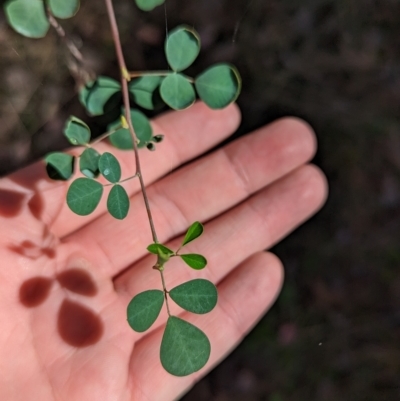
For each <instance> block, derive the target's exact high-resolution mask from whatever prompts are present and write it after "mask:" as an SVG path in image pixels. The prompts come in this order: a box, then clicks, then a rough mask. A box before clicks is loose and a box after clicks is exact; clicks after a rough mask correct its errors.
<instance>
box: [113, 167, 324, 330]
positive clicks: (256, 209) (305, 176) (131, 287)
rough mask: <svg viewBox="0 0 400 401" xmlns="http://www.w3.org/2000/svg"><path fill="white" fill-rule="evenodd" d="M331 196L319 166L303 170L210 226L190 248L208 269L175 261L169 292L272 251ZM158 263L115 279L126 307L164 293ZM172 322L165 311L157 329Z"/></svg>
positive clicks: (148, 261)
mask: <svg viewBox="0 0 400 401" xmlns="http://www.w3.org/2000/svg"><path fill="white" fill-rule="evenodd" d="M325 197H326V183H325V179H324V177H323V175H322V173H321V172H320V171H319V170H318V169H317V168H316V167H314V166H303V167H301V168H300V169H298V170H296V171H294V172H293V173H291V174H290V175H288V176H286V177H284V178H283V179H281V180H280V181H278V182H276V183H274V184H272V185H271V186H270V187H268V188H266V189H264V190H262V191H260V192H258V193H257V194H255V195H254V196H253V197H251V198H250V199H249V200H247V201H246V202H244V203H242V204H240V205H239V206H237V207H235V208H233V209H231V210H229V211H228V212H227V213H225V214H224V215H222V216H220V217H218V218H216V219H214V220H212V221H210V222H208V223H207V224H206V225H205V230H204V234H203V236H202V237H200V238H199V239H197V240H196V241H194V242H192V243H191V244H189V245H188V246H187V248H188V249H187V252H188V253H201V254H203V255H205V256H206V258H207V260H208V265H207V267H206V268H205V269H203V270H200V271H194V270H192V269H191V268H189V267H188V266H186V265H185V264H184V263H183V262H182V261H181V260H179V258H173V259H172V260H170V261H169V262H168V264H167V265H166V267H165V281H166V286H167V289H168V290H170V289H172V288H174V287H175V286H177V285H179V284H181V283H182V282H185V281H188V280H192V279H194V278H205V279H208V280H211V281H212V282H214V283H218V282H219V281H220V280H222V279H223V278H224V277H225V276H226V275H227V274H229V273H230V272H231V271H232V269H234V267H235V266H237V265H239V264H240V263H241V262H243V261H244V260H246V259H247V258H248V257H249V256H250V255H252V254H254V253H257V252H259V251H262V250H263V249H266V248H269V247H270V246H272V245H273V244H275V243H276V242H277V241H279V240H280V239H281V238H282V237H284V236H286V235H287V234H288V233H289V232H290V231H292V230H293V229H294V228H296V227H297V226H298V225H299V224H301V223H302V222H303V221H304V220H306V219H307V218H308V217H310V215H312V214H313V213H315V212H316V210H317V209H318V208H319V207H321V205H322V203H323V202H324V200H325ZM179 243H180V239H177V240H174V241H172V242H171V243H168V244H167V245H168V246H169V247H171V249H176V248H177V247H178V245H179ZM185 248H186V247H185ZM185 252H186V250H185ZM154 263H155V257H154V256H153V255H150V256H148V257H146V258H143V259H142V260H140V261H139V262H138V263H137V264H136V265H135V266H134V267H132V268H131V269H128V270H127V271H126V272H124V273H123V274H121V275H120V276H119V277H118V278H117V279H116V280H115V283H114V287H115V289H116V291H117V292H118V293H119V294H120V295H121V297H122V299H123V303H125V304H128V303H129V301H130V299H131V298H132V297H133V296H134V295H136V294H138V293H140V292H142V291H145V290H148V289H153V288H154V289H160V288H161V281H160V277H159V273H158V272H157V271H154V270H152V268H151V266H152V265H153V264H154ZM172 311H173V312H174V311H175V310H174V307H173V306H172ZM166 317H167V316H166V314H165V311H164V312H163V313H162V315H161V316H160V318H159V319H158V320H157V322H156V323H155V326H154V328H156V327H157V326H159V325H161V324H163V323H164V322H165V320H166ZM137 337H140V335H139V334H138V335H137Z"/></svg>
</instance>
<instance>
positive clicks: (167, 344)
mask: <svg viewBox="0 0 400 401" xmlns="http://www.w3.org/2000/svg"><path fill="white" fill-rule="evenodd" d="M210 352H211V345H210V341H209V340H208V338H207V336H206V335H205V334H204V333H203V332H202V331H201V330H200V329H198V328H197V327H196V326H194V325H192V324H191V323H189V322H186V321H185V320H182V319H180V318H178V317H175V316H170V317H169V318H168V321H167V326H166V328H165V331H164V335H163V338H162V342H161V349H160V359H161V364H162V366H163V367H164V369H165V370H166V371H167V372H169V373H171V374H172V375H175V376H187V375H190V374H192V373H194V372H197V371H198V370H200V369H201V368H202V367H203V366H204V365H205V364H206V363H207V361H208V359H209V357H210Z"/></svg>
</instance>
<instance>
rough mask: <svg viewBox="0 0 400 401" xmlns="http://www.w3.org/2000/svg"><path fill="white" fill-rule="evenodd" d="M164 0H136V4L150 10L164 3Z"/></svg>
mask: <svg viewBox="0 0 400 401" xmlns="http://www.w3.org/2000/svg"><path fill="white" fill-rule="evenodd" d="M164 1H165V0H136V5H137V6H138V7H139V8H140V9H141V10H143V11H151V10H152V9H153V8H155V7H157V6H159V5H161V4H163V3H164Z"/></svg>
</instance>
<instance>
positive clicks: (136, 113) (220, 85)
mask: <svg viewBox="0 0 400 401" xmlns="http://www.w3.org/2000/svg"><path fill="white" fill-rule="evenodd" d="M104 1H105V5H106V8H107V13H108V17H109V20H110V26H111V33H112V38H113V41H114V45H115V50H116V56H117V60H118V65H119V70H120V71H119V72H120V81H119V82H118V81H116V80H115V79H113V78H110V77H105V76H98V77H97V78H96V79H88V80H87V82H86V83H85V85H84V86H83V87H82V88H81V90H80V92H79V99H80V102H81V104H82V105H83V106H84V107H85V109H86V111H87V113H88V114H89V115H91V116H99V115H103V114H105V113H107V112H108V111H109V110H111V109H113V108H115V107H118V108H119V109H120V111H121V113H120V117H119V118H118V119H117V120H115V121H114V122H112V123H111V124H109V125H108V127H107V132H105V133H104V134H103V135H101V136H100V137H98V138H96V139H95V140H94V141H91V131H90V128H89V126H88V125H87V124H86V123H85V122H84V121H82V120H81V119H79V118H77V117H75V116H71V117H70V118H69V119H68V120H67V122H66V124H65V127H64V135H65V137H66V138H67V139H68V141H69V142H70V143H71V144H72V145H73V146H77V147H78V149H79V151H78V153H79V154H78V155H77V156H74V155H71V154H68V153H63V152H53V153H50V154H49V155H47V156H46V158H45V162H46V170H47V173H48V175H49V177H50V178H51V179H55V180H64V181H66V180H69V179H71V178H72V177H73V175H74V172H75V170H76V169H77V168H79V171H80V173H81V176H80V177H78V178H75V179H74V180H73V181H72V182H71V184H70V186H69V189H68V191H67V197H66V201H67V204H68V206H69V208H70V209H71V210H72V211H73V212H74V213H76V214H78V215H81V216H87V215H89V214H91V213H93V212H94V211H95V210H96V208H97V206H98V205H99V203H100V201H101V198H102V197H103V194H104V192H105V191H104V188H105V187H111V189H110V191H109V192H108V195H107V209H108V211H109V213H110V214H111V215H112V216H113V217H114V218H116V219H124V218H126V217H127V215H128V213H129V206H130V200H129V195H128V193H127V191H126V190H125V189H124V187H123V185H122V184H123V183H124V182H126V181H128V180H130V179H134V178H137V179H138V180H139V183H140V188H141V193H142V196H143V200H144V203H145V207H146V212H147V216H148V221H149V226H150V230H151V234H152V239H153V242H152V244H150V245H149V246H148V247H147V250H148V251H149V253H150V254H154V255H155V256H156V261H155V263H154V265H153V269H155V270H158V271H159V273H160V277H161V287H162V290H160V289H150V290H147V291H144V292H141V293H139V294H137V295H135V296H134V297H133V298H132V300H131V301H130V303H129V305H128V307H127V318H128V323H129V325H130V327H131V328H132V329H133V330H135V331H137V332H144V331H146V330H148V329H149V328H150V327H151V326H152V325H153V324H154V323H155V321H156V320H157V318H158V316H159V314H160V312H161V309H162V307H163V305H164V304H165V307H166V311H167V315H168V320H167V323H166V326H165V329H164V334H163V338H162V342H161V347H160V359H161V363H162V365H163V367H164V368H165V370H166V371H168V372H169V373H171V374H173V375H176V376H185V375H189V374H192V373H193V372H196V371H198V370H199V369H201V368H202V367H203V366H204V365H205V364H206V363H207V361H208V359H209V356H210V352H211V345H210V341H209V339H208V338H207V336H206V334H205V333H203V332H202V331H201V330H200V329H199V328H197V327H196V326H194V325H193V324H191V323H189V322H187V321H185V320H184V319H182V318H181V317H178V316H174V315H172V314H171V309H170V306H169V302H170V301H172V302H174V303H175V304H177V305H178V306H179V307H180V308H182V309H183V310H184V311H187V312H191V313H196V314H206V313H209V312H211V311H212V310H213V309H214V307H215V306H216V304H217V300H218V293H217V289H216V287H215V285H214V284H213V283H211V282H210V281H208V280H205V279H194V280H190V281H187V282H185V283H182V284H180V285H177V286H175V287H174V288H172V289H170V290H168V289H167V285H166V280H165V277H164V273H165V266H166V265H167V263H168V262H169V260H170V259H171V258H175V257H178V258H180V259H181V260H182V261H183V262H184V263H185V264H186V265H188V266H189V267H190V268H192V269H194V270H201V269H204V268H205V267H206V265H207V259H206V258H205V257H204V256H203V255H200V254H195V253H181V250H182V249H183V248H184V247H185V246H186V245H187V244H189V243H190V242H192V241H194V240H195V239H197V238H198V237H200V236H201V235H202V233H203V230H204V228H203V225H202V224H201V223H200V222H194V223H193V224H192V225H191V226H190V227H189V228H188V230H187V231H186V233H185V236H184V238H183V240H182V243H181V245H180V246H179V248H178V249H177V250H176V251H174V250H172V249H170V248H168V247H167V246H166V245H164V244H161V243H159V241H158V238H157V233H156V228H155V226H154V221H153V217H152V212H151V208H150V204H149V200H148V197H147V192H146V187H145V185H144V180H143V175H142V170H141V164H140V157H139V149H141V148H145V147H146V148H147V149H149V150H155V144H157V143H159V142H161V141H162V140H163V135H162V134H158V133H157V134H156V135H154V133H153V129H152V126H151V124H150V121H149V119H148V118H147V116H146V115H145V113H143V112H142V111H141V110H140V109H144V110H155V109H157V108H159V107H162V106H163V105H168V106H169V107H171V108H173V109H176V110H182V109H185V108H187V107H190V106H191V105H192V104H193V103H194V102H195V100H196V98H197V97H198V98H200V99H201V100H202V101H203V102H204V103H206V104H207V105H208V106H209V107H210V108H212V109H221V108H224V107H226V106H228V105H229V104H230V103H232V102H234V101H235V100H236V98H237V97H238V95H239V93H240V90H241V78H240V75H239V72H238V71H237V69H236V68H235V67H234V66H232V65H230V64H226V63H220V64H216V65H213V66H211V67H209V68H207V69H206V70H205V71H203V72H202V73H200V74H198V75H197V76H196V77H189V76H187V75H186V74H184V71H185V70H186V69H187V68H188V67H190V66H191V65H192V64H193V63H194V62H195V60H196V59H197V57H198V55H199V53H200V47H201V41H200V36H199V34H198V33H197V32H196V31H195V30H194V29H193V28H192V27H189V26H188V25H180V26H178V27H176V28H175V29H173V30H172V31H171V32H169V34H168V35H167V38H166V40H165V45H164V50H165V57H166V61H167V64H168V66H169V69H168V70H165V71H137V72H134V71H129V70H128V68H127V66H126V63H125V58H124V54H123V51H122V46H121V41H120V37H119V31H118V25H117V21H116V18H115V13H114V7H113V3H112V0H104ZM135 1H136V4H137V6H138V7H139V8H140V9H141V10H143V11H149V10H152V9H153V8H155V7H157V6H159V5H161V4H163V3H164V0H135ZM79 5H80V1H79V0H8V1H7V2H6V3H5V6H4V7H5V14H6V17H7V20H8V22H9V23H10V25H11V26H12V27H13V29H14V30H16V31H17V32H19V33H20V34H22V35H24V36H26V37H29V38H41V37H43V36H45V35H46V34H47V32H48V30H49V28H50V26H52V27H53V28H54V29H55V30H56V31H57V33H58V34H59V36H60V37H61V38H62V39H63V40H65V41H66V43H67V48H68V49H69V50H70V52H71V53H72V54H73V56H74V57H75V58H76V59H77V60H79V61H80V62H81V63H82V62H83V58H82V55H81V54H80V52H79V51H78V50H77V49H76V47H75V46H74V45H73V44H72V42H69V41H68V40H66V34H65V31H64V30H63V28H62V27H61V25H60V24H59V23H58V21H57V18H59V19H65V18H70V17H72V16H73V15H75V14H76V12H77V11H78V9H79ZM89 75H90V74H89ZM131 103H135V104H136V106H137V107H136V108H134V107H131ZM139 108H140V109H139ZM106 139H108V140H109V142H110V143H111V145H113V146H114V147H116V148H118V149H123V150H133V152H134V155H135V166H136V171H135V173H134V174H133V175H130V176H128V177H127V178H123V172H122V169H121V165H120V163H119V161H118V159H117V157H116V156H115V155H114V154H113V153H111V152H104V153H102V154H101V153H100V152H99V151H98V150H96V149H95V145H96V144H98V143H99V142H100V141H103V140H106ZM78 161H79V163H78ZM98 178H102V180H103V181H102V182H101V181H99V180H98ZM104 180H105V181H106V183H104Z"/></svg>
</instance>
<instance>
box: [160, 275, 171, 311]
mask: <svg viewBox="0 0 400 401" xmlns="http://www.w3.org/2000/svg"><path fill="white" fill-rule="evenodd" d="M159 272H160V274H161V281H162V286H163V290H164V297H165V305H166V307H167V313H168V316H171V312H170V310H169V304H168V291H167V287H166V285H165V280H164V271H163V270H160V269H159Z"/></svg>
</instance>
